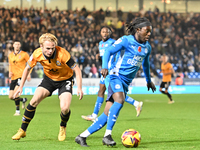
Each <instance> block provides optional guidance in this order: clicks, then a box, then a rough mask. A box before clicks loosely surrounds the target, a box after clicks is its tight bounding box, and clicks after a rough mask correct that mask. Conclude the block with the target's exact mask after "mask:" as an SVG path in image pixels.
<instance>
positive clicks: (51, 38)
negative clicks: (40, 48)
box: [39, 33, 58, 45]
mask: <svg viewBox="0 0 200 150" xmlns="http://www.w3.org/2000/svg"><path fill="white" fill-rule="evenodd" d="M45 41H50V42H54V43H55V44H56V45H57V44H58V39H57V38H56V37H55V36H54V35H53V34H51V33H45V34H42V35H41V36H40V38H39V43H40V44H41V45H43V43H44V42H45Z"/></svg>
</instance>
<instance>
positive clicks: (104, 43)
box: [81, 26, 143, 121]
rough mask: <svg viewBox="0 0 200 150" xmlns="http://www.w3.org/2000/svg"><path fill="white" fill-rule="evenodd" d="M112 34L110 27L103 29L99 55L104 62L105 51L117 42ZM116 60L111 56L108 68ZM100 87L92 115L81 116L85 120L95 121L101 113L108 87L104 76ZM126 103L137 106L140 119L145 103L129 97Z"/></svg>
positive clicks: (101, 30)
mask: <svg viewBox="0 0 200 150" xmlns="http://www.w3.org/2000/svg"><path fill="white" fill-rule="evenodd" d="M111 34H112V31H111V29H110V28H109V27H108V26H103V27H101V29H100V35H101V38H102V40H101V41H100V42H99V55H100V57H101V59H102V60H103V55H104V53H105V51H106V50H107V49H108V48H109V47H110V46H111V45H112V44H114V42H115V40H114V39H112V38H110V36H111ZM114 60H115V57H113V56H111V57H110V60H109V63H108V68H109V67H110V66H111V64H112V63H113V62H114ZM99 87H100V88H99V91H98V97H97V100H96V103H95V107H94V111H93V113H92V115H88V116H84V115H82V116H81V117H82V118H83V119H85V120H88V121H94V120H95V119H96V118H97V115H98V113H99V110H100V108H101V105H102V103H103V101H104V94H105V91H106V86H105V80H104V77H103V76H101V79H100V84H99ZM125 102H127V103H129V104H131V105H134V106H135V109H136V111H137V114H136V116H137V117H138V116H139V115H140V113H141V111H142V105H143V102H138V101H136V100H134V99H132V98H131V97H129V96H126V98H125Z"/></svg>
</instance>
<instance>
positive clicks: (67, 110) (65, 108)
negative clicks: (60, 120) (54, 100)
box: [61, 107, 69, 114]
mask: <svg viewBox="0 0 200 150" xmlns="http://www.w3.org/2000/svg"><path fill="white" fill-rule="evenodd" d="M61 112H62V113H63V114H67V113H68V112H69V108H67V107H61Z"/></svg>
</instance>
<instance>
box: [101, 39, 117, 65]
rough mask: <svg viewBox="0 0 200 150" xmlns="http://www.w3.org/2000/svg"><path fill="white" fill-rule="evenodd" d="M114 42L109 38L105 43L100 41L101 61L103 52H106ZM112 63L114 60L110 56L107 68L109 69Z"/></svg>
mask: <svg viewBox="0 0 200 150" xmlns="http://www.w3.org/2000/svg"><path fill="white" fill-rule="evenodd" d="M114 42H115V40H114V39H112V38H109V39H108V40H106V41H105V42H104V41H100V42H99V54H100V57H101V59H102V61H103V56H104V53H105V51H107V49H108V48H109V47H110V46H111V45H112V44H113V43H114ZM112 61H114V58H113V57H112V56H111V57H110V59H109V62H108V68H110V66H111V63H112Z"/></svg>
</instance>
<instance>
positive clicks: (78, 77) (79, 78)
mask: <svg viewBox="0 0 200 150" xmlns="http://www.w3.org/2000/svg"><path fill="white" fill-rule="evenodd" d="M73 70H74V72H75V74H76V81H77V87H78V89H77V96H79V100H81V99H82V98H83V91H82V73H81V70H80V68H79V67H78V66H76V67H75V68H73Z"/></svg>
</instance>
